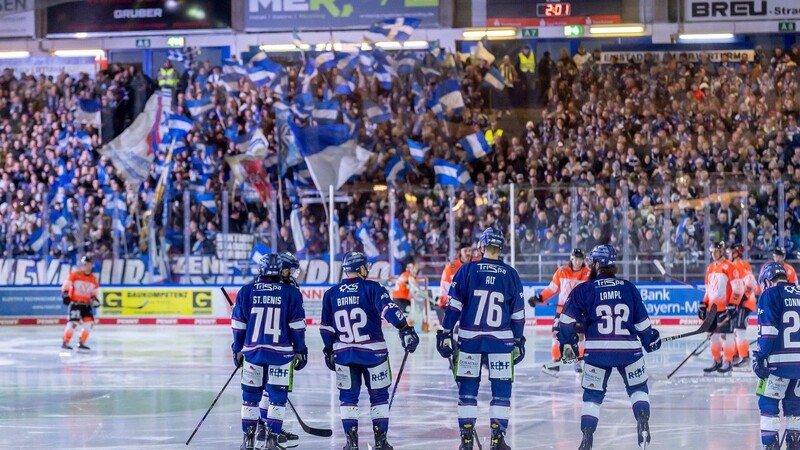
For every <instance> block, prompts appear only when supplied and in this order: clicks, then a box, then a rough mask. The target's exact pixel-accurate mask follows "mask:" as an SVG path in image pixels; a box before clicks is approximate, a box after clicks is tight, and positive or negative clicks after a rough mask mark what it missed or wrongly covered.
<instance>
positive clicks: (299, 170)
mask: <svg viewBox="0 0 800 450" xmlns="http://www.w3.org/2000/svg"><path fill="white" fill-rule="evenodd" d="M292 173H293V174H294V185H295V186H297V187H298V188H300V189H312V188H313V187H314V179H313V178H311V172H310V171H309V170H308V165H306V163H301V164H298V165H296V166H295V167H294V169H292Z"/></svg>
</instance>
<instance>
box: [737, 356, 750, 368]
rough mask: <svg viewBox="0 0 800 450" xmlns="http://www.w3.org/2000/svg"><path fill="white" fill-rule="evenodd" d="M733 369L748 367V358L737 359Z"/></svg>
mask: <svg viewBox="0 0 800 450" xmlns="http://www.w3.org/2000/svg"><path fill="white" fill-rule="evenodd" d="M733 367H744V368H749V367H750V356H745V357H744V358H739V360H738V361H736V360H734V362H733Z"/></svg>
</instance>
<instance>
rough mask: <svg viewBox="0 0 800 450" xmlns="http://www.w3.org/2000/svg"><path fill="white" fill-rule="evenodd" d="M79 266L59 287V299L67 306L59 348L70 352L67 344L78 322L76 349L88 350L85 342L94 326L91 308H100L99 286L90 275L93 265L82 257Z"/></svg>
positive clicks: (88, 259) (95, 279)
mask: <svg viewBox="0 0 800 450" xmlns="http://www.w3.org/2000/svg"><path fill="white" fill-rule="evenodd" d="M80 264H81V267H80V268H79V269H75V270H73V271H72V272H70V274H69V276H68V277H67V279H66V280H65V281H64V285H63V286H61V298H62V300H63V302H64V304H65V305H69V309H68V311H69V316H68V317H67V327H66V329H65V330H64V340H63V341H62V343H61V348H63V349H66V350H72V347H71V346H70V345H69V342H70V341H71V340H72V335H73V333H74V332H75V329H76V328H78V322H82V323H83V328H82V329H81V337H80V340H79V342H78V349H79V350H89V347H88V346H87V345H86V340H87V339H89V333H90V332H91V331H92V327H93V326H94V312H93V311H92V308H96V307H98V306H100V300H98V299H97V289H98V288H99V287H100V284H99V283H98V282H97V278H95V276H94V274H93V273H92V268H93V267H94V263H93V262H92V259H91V258H90V257H89V256H84V257H83V258H81V263H80Z"/></svg>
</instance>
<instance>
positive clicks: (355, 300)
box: [336, 295, 359, 306]
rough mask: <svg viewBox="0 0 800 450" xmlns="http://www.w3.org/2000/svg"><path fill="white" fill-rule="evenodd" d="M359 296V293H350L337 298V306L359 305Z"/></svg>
mask: <svg viewBox="0 0 800 450" xmlns="http://www.w3.org/2000/svg"><path fill="white" fill-rule="evenodd" d="M358 304H359V297H358V296H357V295H350V296H347V297H341V298H337V299H336V306H348V305H358Z"/></svg>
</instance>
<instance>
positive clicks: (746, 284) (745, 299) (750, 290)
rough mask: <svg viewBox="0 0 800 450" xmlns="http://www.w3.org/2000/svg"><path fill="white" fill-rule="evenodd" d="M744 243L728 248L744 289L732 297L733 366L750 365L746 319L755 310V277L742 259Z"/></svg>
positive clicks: (751, 269)
mask: <svg viewBox="0 0 800 450" xmlns="http://www.w3.org/2000/svg"><path fill="white" fill-rule="evenodd" d="M743 257H744V245H742V244H740V243H738V242H737V243H735V244H733V245H732V246H731V248H730V249H728V259H730V261H731V263H732V264H733V267H734V268H736V270H737V271H738V272H739V280H738V281H737V283H739V284H741V286H742V288H743V289H744V294H743V295H742V296H741V297H739V298H738V299H737V298H734V299H733V300H734V302H735V303H736V315H735V316H734V317H735V318H734V319H732V321H733V339H734V340H735V341H736V349H737V353H738V354H737V355H736V356H735V357H734V364H733V365H734V366H736V367H739V366H749V365H750V341H748V340H747V319H748V317H750V314H751V313H753V312H755V310H756V288H757V287H758V283H756V277H755V276H754V275H753V268H752V267H750V263H748V262H747V261H745V260H744V258H743Z"/></svg>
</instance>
